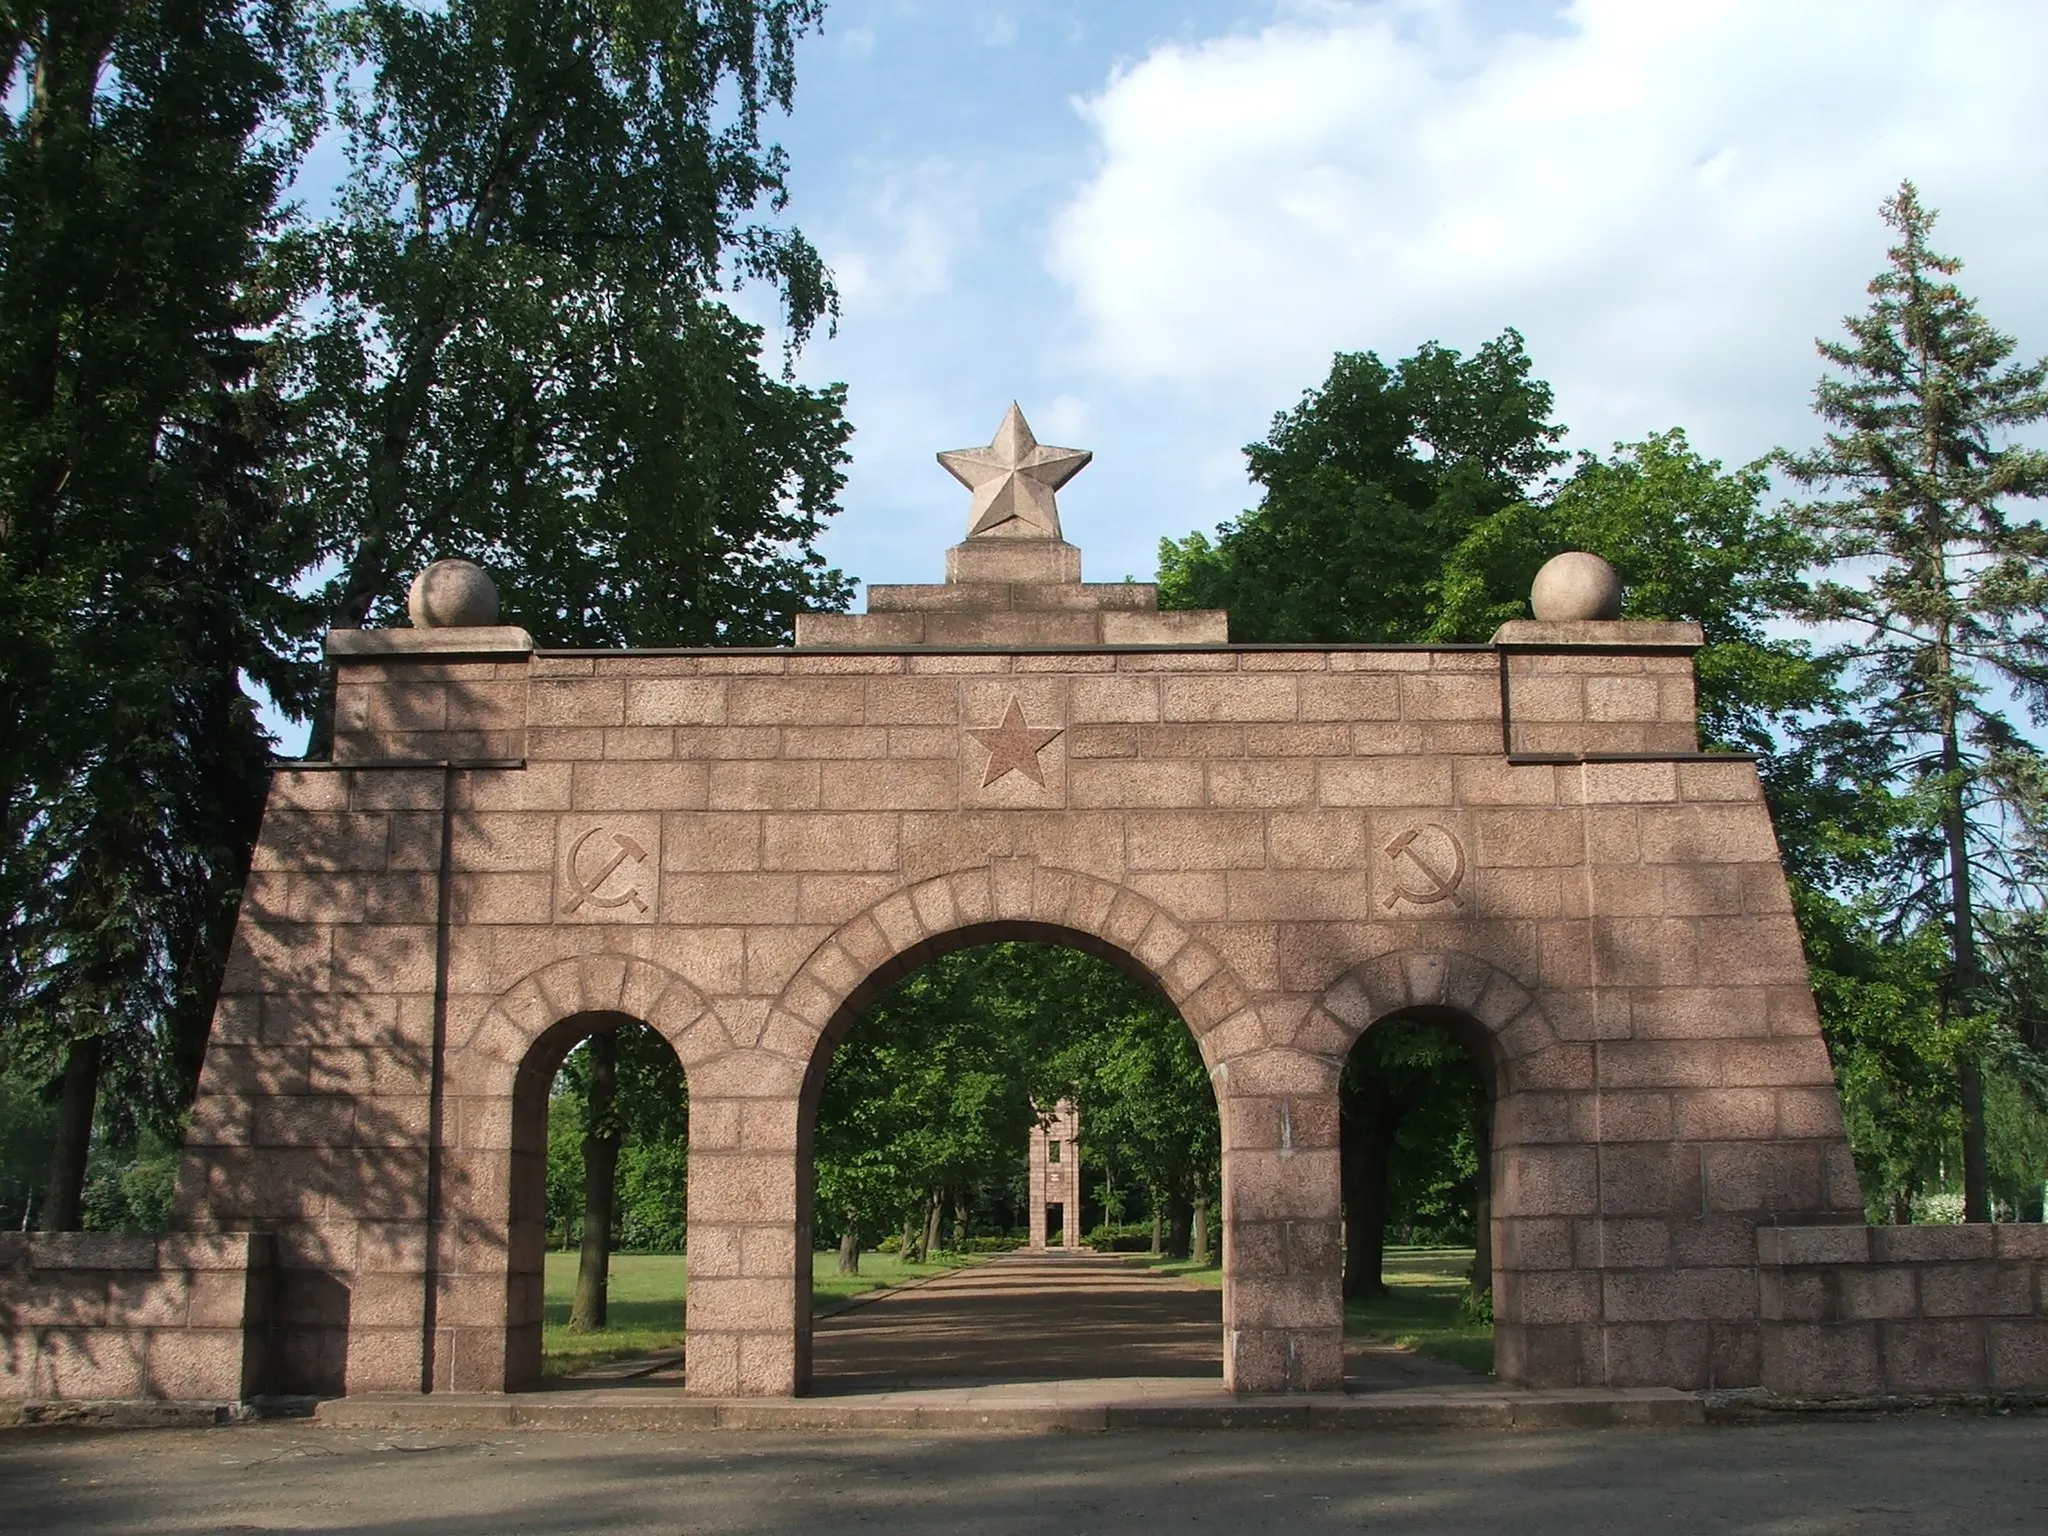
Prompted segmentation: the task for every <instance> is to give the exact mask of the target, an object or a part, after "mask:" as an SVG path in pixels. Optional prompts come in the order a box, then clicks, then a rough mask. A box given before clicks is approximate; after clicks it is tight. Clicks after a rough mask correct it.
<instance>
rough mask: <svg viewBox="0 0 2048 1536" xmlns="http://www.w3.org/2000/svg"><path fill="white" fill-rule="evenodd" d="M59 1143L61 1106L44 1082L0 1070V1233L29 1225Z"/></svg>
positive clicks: (38, 1204)
mask: <svg viewBox="0 0 2048 1536" xmlns="http://www.w3.org/2000/svg"><path fill="white" fill-rule="evenodd" d="M56 1144H57V1107H56V1106H55V1105H54V1104H52V1103H50V1102H49V1101H48V1100H47V1099H46V1098H45V1097H44V1096H43V1092H42V1084H41V1083H40V1082H37V1081H35V1080H34V1079H32V1078H29V1077H25V1076H23V1075H22V1074H21V1073H19V1072H9V1071H0V1231H4V1232H15V1231H20V1230H22V1229H23V1228H24V1227H26V1226H27V1225H29V1223H30V1220H31V1218H32V1217H33V1214H34V1211H33V1209H32V1207H33V1208H39V1207H40V1206H41V1204H42V1198H43V1179H44V1177H45V1176H46V1175H47V1174H48V1173H49V1171H50V1153H51V1151H52V1150H53V1149H54V1148H55V1146H56Z"/></svg>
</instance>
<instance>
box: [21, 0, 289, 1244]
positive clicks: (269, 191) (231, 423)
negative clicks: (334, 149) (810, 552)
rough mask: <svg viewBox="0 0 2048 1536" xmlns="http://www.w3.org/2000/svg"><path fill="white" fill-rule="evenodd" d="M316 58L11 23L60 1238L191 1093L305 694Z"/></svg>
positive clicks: (145, 0) (26, 588)
mask: <svg viewBox="0 0 2048 1536" xmlns="http://www.w3.org/2000/svg"><path fill="white" fill-rule="evenodd" d="M301 35H302V34H301V29H300V24H299V17H298V14H297V11H296V7H295V6H294V4H293V3H292V0H142V3H125V0H124V3H119V4H116V3H112V0H73V3H68V4H61V5H48V4H44V5H37V4H25V5H18V6H14V7H11V8H10V9H9V11H8V13H7V16H6V25H5V26H4V27H0V57H4V60H5V70H6V75H5V78H6V81H7V92H6V95H5V106H4V109H0V820H4V823H5V825H4V829H0V988H4V992H0V1009H4V1011H0V1023H4V1026H5V1028H4V1033H0V1050H4V1052H5V1055H6V1061H7V1064H8V1065H9V1066H11V1067H12V1068H13V1069H14V1070H16V1071H26V1072H28V1073H31V1074H34V1073H38V1072H45V1073H51V1074H54V1079H55V1080H54V1082H53V1084H52V1087H53V1091H56V1092H57V1094H58V1097H59V1100H60V1109H61V1113H60V1118H59V1125H58V1134H57V1150H56V1154H55V1157H54V1159H53V1162H52V1167H51V1170H50V1179H49V1185H48V1188H47V1190H46V1192H45V1199H44V1203H43V1207H42V1225H44V1226H45V1227H49V1228H59V1229H61V1228H66V1227H73V1226H76V1225H78V1223H79V1220H80V1216H81V1211H80V1186H81V1183H82V1181H83V1178H84V1174H85V1165H86V1158H87V1154H88V1150H89V1147H90V1144H91V1139H92V1133H93V1126H94V1112H95V1105H96V1103H99V1102H102V1101H103V1100H108V1101H111V1103H112V1104H113V1106H114V1107H115V1108H116V1109H118V1110H119V1111H120V1113H119V1114H118V1115H116V1116H115V1117H114V1118H115V1120H117V1121H119V1122H124V1123H125V1128H126V1129H131V1130H132V1128H133V1124H134V1122H135V1121H136V1120H137V1119H138V1118H155V1119H157V1120H158V1121H159V1123H160V1124H161V1123H162V1122H164V1121H167V1120H168V1119H170V1118H171V1117H173V1116H174V1115H175V1113H176V1111H177V1110H178V1109H180V1108H182V1104H183V1100H184V1098H185V1097H186V1096H187V1095H189V1092H190V1087H191V1082H192V1079H193V1077H194V1076H195V1075H196V1071H197V1066H198V1054H199V1049H200V1046H201V1043H202V1042H203V1039H204V1029H205V1020H206V1016H207V1014H208V1013H209V1012H210V1010H211V1006H212V992H213V986H214V983H215V981H216V980H217V976H218V971H219V966H220V963H221V956H222V955H223V953H224V952H225V948H226V942H227V937H228V932H229V929H230V926H231V924H232V919H233V913H234V909H235V903H236V898H237V894H238V892H239V887H240V884H241V880H242V877H243V873H244V866H245V864H246V860H247V855H248V847H249V844H250V841H251V840H252V839H253V836H254V831H255V821H256V817H257V815H258V814H259V813H260V810H261V803H262V795H263V790H264V768H265V763H266V751H267V743H266V741H265V738H264V737H263V734H262V732H261V730H260V728H259V727H258V724H257V721H256V716H255V712H254V708H253V706H252V705H251V703H250V701H249V700H248V699H247V697H246V696H245V695H244V692H243V688H242V679H243V677H244V676H250V677H254V678H256V679H258V680H259V681H260V682H262V683H263V684H265V685H267V686H269V687H270V688H271V689H272V690H273V692H274V693H275V694H276V696H278V697H279V698H280V699H281V700H282V701H283V702H284V703H285V704H286V705H287V707H289V706H290V705H291V704H292V703H293V702H294V691H295V689H297V688H299V687H300V686H301V683H300V678H299V675H298V673H297V672H296V671H295V669H294V666H293V652H294V638H295V634H296V633H297V632H298V631H299V630H300V629H302V627H303V626H302V624H300V623H299V622H298V621H297V619H296V618H295V615H294V614H293V612H292V607H293V605H292V601H291V599H290V598H289V596H288V595H286V594H287V591H288V585H289V582H290V580H291V578H292V577H293V575H294V574H295V573H296V572H297V571H298V570H299V569H300V568H301V567H302V566H303V564H304V563H305V561H306V559H307V558H308V557H309V555H310V551H311V546H310V542H309V541H306V540H304V539H302V538H300V537H299V536H298V534H297V532H296V531H295V529H294V527H293V525H292V523H291V521H290V519H289V518H288V517H286V516H284V515H283V514H282V513H281V510H280V507H279V505H278V503H277V500H276V498H275V497H274V496H273V495H272V494H271V492H270V488H269V486H268V484H267V482H266V480H265V477H264V475H263V472H262V471H263V465H264V463H265V462H266V460H267V458H268V457H269V456H270V454H271V453H272V452H274V438H275V434H276V432H277V430H278V428H279V425H280V417H279V412H278V409H277V407H276V403H275V398H274V396H273V395H271V394H270V393H269V392H268V391H267V389H266V388H265V385H264V371H265V363H266V358H267V349H266V346H265V344H264V343H263V341H262V340H261V338H262V336H263V335H264V334H265V332H266V330H267V329H268V328H270V327H271V326H273V325H274V323H275V321H276V319H277V317H278V315H279V313H280V312H281V310H282V309H283V308H284V306H285V305H286V304H288V303H289V302H290V298H291V296H290V294H289V292H287V291H281V290H280V289H278V288H277V287H276V285H275V284H274V282H273V280H272V279H273V277H274V274H273V273H272V272H271V271H270V270H269V269H268V268H267V266H266V261H265V241H266V236H267V235H268V234H269V233H270V231H271V230H272V228H273V224H274V219H275V210H276V206H277V197H278V192H279V189H280V187H281V186H282V184H283V181H284V178H285V177H286V175H287V174H288V172H289V169H290V166H291V164H292V161H293V158H294V155H295V153H296V152H297V150H298V148H299V147H300V146H301V145H302V144H303V141H304V130H305V129H306V128H307V126H308V125H307V122H306V119H305V117H304V115H303V112H302V109H303V108H304V107H305V105H306V97H305V96H304V94H303V93H302V92H301V91H299V90H298V89H297V86H296V83H295V82H296V80H297V78H298V77H297V76H296V75H295V68H296V65H297V62H298V60H299V52H298V49H299V43H300V39H301ZM103 1082H104V1083H106V1084H109V1085H111V1086H112V1087H113V1088H114V1090H115V1091H114V1092H113V1093H112V1094H110V1095H108V1094H103V1093H102V1086H103ZM120 1128H122V1127H117V1129H120Z"/></svg>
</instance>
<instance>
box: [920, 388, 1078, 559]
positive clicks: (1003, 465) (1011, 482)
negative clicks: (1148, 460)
mask: <svg viewBox="0 0 2048 1536" xmlns="http://www.w3.org/2000/svg"><path fill="white" fill-rule="evenodd" d="M1094 457H1095V455H1094V454H1092V453H1090V452H1088V451H1087V450H1086V449H1084V448H1054V447H1051V446H1050V445H1048V444H1044V443H1041V442H1039V440H1038V439H1037V438H1035V437H1033V436H1032V435H1031V425H1030V423H1028V422H1027V421H1025V419H1024V413H1023V412H1022V411H1021V410H1019V409H1018V408H1017V402H1016V401H1014V400H1013V401H1011V402H1010V409H1009V412H1008V414H1006V415H1005V416H1004V417H1003V424H1002V425H1001V426H1000V427H997V428H996V435H995V440H994V441H993V442H991V443H990V444H989V445H988V446H987V447H986V448H955V449H953V450H952V451H950V452H947V453H942V454H940V455H939V462H940V463H941V464H943V465H945V467H946V470H947V472H948V473H950V474H951V475H952V476H953V478H954V479H955V480H958V481H959V482H960V483H961V484H962V485H964V486H966V487H967V488H968V489H969V490H970V491H972V492H974V502H973V505H972V506H971V507H970V509H969V511H968V514H967V537H969V538H970V539H972V538H978V537H982V536H984V535H995V536H997V537H1000V538H1013V539H1014V538H1024V539H1057V538H1059V537H1060V512H1059V506H1058V504H1057V502H1056V501H1055V499H1054V494H1053V493H1054V492H1056V491H1057V490H1059V488H1060V487H1061V486H1063V485H1065V484H1066V483H1067V482H1068V481H1069V480H1071V479H1073V478H1074V476H1076V475H1078V474H1079V473H1080V472H1081V471H1082V470H1083V469H1085V468H1086V467H1087V465H1088V461H1089V460H1090V459H1092V458H1094Z"/></svg>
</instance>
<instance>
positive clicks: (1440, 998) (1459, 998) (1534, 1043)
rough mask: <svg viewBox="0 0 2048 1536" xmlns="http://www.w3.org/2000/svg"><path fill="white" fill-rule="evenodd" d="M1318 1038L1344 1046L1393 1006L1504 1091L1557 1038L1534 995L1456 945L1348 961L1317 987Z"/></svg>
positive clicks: (1343, 1049) (1388, 1014) (1391, 1013)
mask: <svg viewBox="0 0 2048 1536" xmlns="http://www.w3.org/2000/svg"><path fill="white" fill-rule="evenodd" d="M1319 1012H1320V1013H1321V1014H1322V1015H1323V1019H1324V1020H1325V1021H1326V1023H1325V1027H1324V1028H1322V1029H1319V1030H1318V1031H1317V1033H1318V1035H1319V1037H1320V1038H1323V1039H1327V1040H1330V1041H1332V1042H1333V1043H1335V1044H1336V1045H1337V1047H1338V1048H1337V1052H1336V1054H1337V1059H1338V1060H1339V1062H1340V1063H1341V1061H1342V1060H1343V1057H1344V1055H1345V1053H1347V1052H1348V1051H1349V1050H1350V1049H1351V1047H1352V1046H1353V1045H1355V1044H1356V1043H1357V1041H1358V1037H1359V1036H1360V1035H1363V1034H1364V1033H1365V1032H1366V1031H1367V1030H1368V1029H1370V1028H1371V1027H1372V1026H1373V1025H1375V1024H1377V1023H1379V1022H1380V1021H1381V1020H1382V1019H1387V1018H1392V1017H1394V1016H1395V1015H1396V1014H1409V1015H1414V1016H1418V1017H1424V1018H1429V1019H1431V1020H1432V1021H1433V1022H1437V1023H1441V1024H1443V1025H1445V1027H1447V1028H1449V1029H1450V1030H1451V1031H1452V1033H1454V1034H1456V1035H1458V1036H1459V1037H1460V1039H1461V1040H1463V1042H1464V1044H1465V1045H1466V1046H1467V1047H1468V1048H1470V1049H1471V1050H1472V1051H1473V1053H1474V1054H1475V1055H1476V1056H1477V1057H1478V1058H1479V1060H1480V1063H1481V1066H1482V1068H1483V1069H1484V1071H1485V1072H1486V1074H1487V1076H1488V1079H1489V1081H1491V1082H1493V1083H1494V1085H1495V1092H1496V1094H1499V1093H1503V1092H1507V1091H1511V1089H1512V1087H1513V1086H1514V1085H1515V1081H1516V1079H1518V1078H1519V1077H1521V1076H1523V1075H1524V1074H1523V1073H1522V1071H1521V1070H1520V1068H1521V1066H1522V1064H1524V1063H1527V1062H1530V1061H1532V1060H1533V1059H1534V1058H1537V1057H1540V1056H1542V1055H1544V1054H1545V1053H1546V1052H1549V1051H1553V1050H1556V1049H1558V1048H1559V1047H1561V1046H1562V1045H1563V1044H1564V1042H1563V1041H1562V1040H1561V1039H1560V1038H1559V1037H1558V1033H1557V1031H1556V1029H1554V1028H1553V1027H1552V1026H1551V1023H1550V1020H1549V1019H1548V1018H1547V1017H1546V1016H1545V1015H1544V1012H1543V1008H1542V1005H1541V1004H1540V1003H1538V1002H1537V1000H1536V998H1535V996H1534V995H1533V994H1532V993H1531V992H1530V991H1529V989H1528V988H1526V987H1524V986H1523V985H1522V984H1521V983H1520V982H1519V981H1517V980H1516V979H1515V978H1514V977H1513V976H1511V975H1509V974H1508V973H1507V972H1506V971H1504V970H1502V969H1501V968H1500V967H1499V966H1497V965H1495V964H1493V963H1492V962H1491V961H1488V960H1482V959H1480V958H1479V957H1478V956H1476V955H1469V954H1465V953H1463V952H1462V951H1458V950H1422V949H1406V950H1395V951H1393V952H1391V953H1389V954H1384V955H1381V956H1379V957H1378V958H1377V959H1373V960H1367V961H1363V962H1361V963H1360V964H1358V965H1355V966H1353V967H1351V969H1349V970H1348V971H1346V972H1344V974H1343V975H1341V976H1339V977H1338V978H1337V979H1336V981H1334V982H1332V983H1331V984H1330V985H1329V986H1328V987H1327V988H1326V989H1325V990H1324V992H1323V995H1322V998H1321V1000H1320V1003H1319Z"/></svg>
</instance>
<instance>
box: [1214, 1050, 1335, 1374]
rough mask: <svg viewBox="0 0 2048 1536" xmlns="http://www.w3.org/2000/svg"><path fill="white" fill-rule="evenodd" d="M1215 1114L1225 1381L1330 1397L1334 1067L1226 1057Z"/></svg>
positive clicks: (1281, 1054) (1299, 1058)
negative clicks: (1219, 1127)
mask: <svg viewBox="0 0 2048 1536" xmlns="http://www.w3.org/2000/svg"><path fill="white" fill-rule="evenodd" d="M1221 1085H1222V1086H1223V1088H1224V1090H1225V1091H1224V1094H1223V1102H1222V1106H1221V1107H1222V1110H1223V1383H1224V1385H1225V1386H1226V1387H1228V1388H1229V1389H1230V1390H1231V1391H1233V1392H1328V1391H1334V1390H1336V1389H1337V1388H1338V1387H1339V1386H1341V1385H1342V1383H1343V1380H1344V1254H1343V1246H1342V1244H1341V1242H1340V1241H1339V1222H1340V1221H1341V1219H1342V1208H1343V1201H1342V1194H1341V1186H1340V1182H1339V1156H1338V1142H1337V1068H1336V1067H1335V1066H1334V1065H1333V1064H1332V1063H1330V1062H1328V1061H1325V1060H1323V1059H1321V1058H1318V1057H1314V1056H1309V1055H1307V1054H1305V1053H1303V1052H1300V1051H1293V1050H1287V1049H1281V1048H1269V1049H1264V1050H1257V1051H1253V1052H1251V1053H1249V1054H1247V1055H1244V1056H1239V1057H1236V1058H1234V1059H1232V1060H1231V1061H1230V1062H1229V1063H1228V1064H1227V1066H1226V1069H1225V1075H1224V1076H1223V1077H1222V1079H1221Z"/></svg>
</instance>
